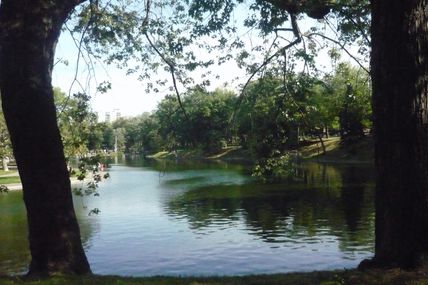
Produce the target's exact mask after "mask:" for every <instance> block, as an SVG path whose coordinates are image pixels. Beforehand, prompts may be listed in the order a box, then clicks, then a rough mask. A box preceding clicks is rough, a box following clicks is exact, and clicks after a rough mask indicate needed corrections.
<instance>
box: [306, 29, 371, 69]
mask: <svg viewBox="0 0 428 285" xmlns="http://www.w3.org/2000/svg"><path fill="white" fill-rule="evenodd" d="M303 36H305V37H307V38H310V37H312V36H319V37H322V38H323V39H326V40H329V41H331V42H333V43H335V44H337V45H339V46H340V48H341V49H342V50H344V51H345V52H346V54H348V55H349V56H350V57H351V58H352V59H353V60H354V61H355V62H356V63H357V64H358V65H359V66H360V67H361V69H363V70H364V71H365V72H367V73H368V74H370V70H368V69H367V68H366V67H365V66H364V65H362V63H361V62H360V61H359V60H358V58H356V57H355V56H354V55H353V54H352V53H351V52H350V51H348V49H347V48H346V47H345V45H344V44H342V43H341V42H339V41H337V40H335V39H332V38H330V37H328V36H326V35H323V34H321V33H316V32H315V33H309V34H305V35H303Z"/></svg>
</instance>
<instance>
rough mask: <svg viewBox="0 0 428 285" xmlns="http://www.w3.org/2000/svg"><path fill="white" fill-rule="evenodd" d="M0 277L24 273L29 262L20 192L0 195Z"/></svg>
mask: <svg viewBox="0 0 428 285" xmlns="http://www.w3.org/2000/svg"><path fill="white" fill-rule="evenodd" d="M0 219H1V222H0V275H2V274H14V273H24V272H25V271H26V270H27V266H28V264H29V261H30V252H29V250H28V239H27V236H28V232H27V217H26V211H25V207H24V201H23V200H22V192H21V191H13V192H9V193H8V194H0Z"/></svg>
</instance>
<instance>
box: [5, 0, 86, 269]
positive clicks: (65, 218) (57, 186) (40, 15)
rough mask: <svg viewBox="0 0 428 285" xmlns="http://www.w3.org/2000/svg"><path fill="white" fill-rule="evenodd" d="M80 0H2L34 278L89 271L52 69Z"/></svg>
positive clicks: (8, 107)
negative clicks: (61, 37) (63, 29)
mask: <svg viewBox="0 0 428 285" xmlns="http://www.w3.org/2000/svg"><path fill="white" fill-rule="evenodd" d="M79 2H80V1H79V0H67V1H66V0H64V1H59V0H58V1H51V0H3V1H2V3H1V6H0V88H1V95H2V105H3V110H4V115H5V118H6V123H7V126H8V129H9V133H10V136H11V141H12V146H13V151H14V155H15V158H16V161H17V165H18V170H19V173H20V176H21V181H22V184H23V189H24V190H23V193H24V201H25V205H26V208H27V217H28V228H29V244H30V251H31V257H32V260H31V264H30V267H29V274H30V275H46V274H51V273H55V272H61V273H74V274H85V273H90V267H89V264H88V261H87V259H86V256H85V253H84V251H83V247H82V243H81V239H80V231H79V226H78V223H77V219H76V216H75V212H74V208H73V202H72V194H71V186H70V180H69V177H68V172H67V167H66V162H65V158H64V152H63V146H62V142H61V137H60V133H59V129H58V126H57V123H56V110H55V105H54V101H53V90H52V84H51V74H52V67H53V60H54V51H55V45H56V42H57V40H58V37H59V34H60V29H61V27H62V25H63V23H64V22H65V20H66V18H67V17H68V15H69V13H70V12H71V10H72V9H73V8H74V7H75V6H76V5H78V4H79Z"/></svg>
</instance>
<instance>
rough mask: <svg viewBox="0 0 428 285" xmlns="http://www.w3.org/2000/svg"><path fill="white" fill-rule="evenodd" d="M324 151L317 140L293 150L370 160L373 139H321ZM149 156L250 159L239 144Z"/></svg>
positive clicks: (319, 157)
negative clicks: (210, 150) (348, 140)
mask: <svg viewBox="0 0 428 285" xmlns="http://www.w3.org/2000/svg"><path fill="white" fill-rule="evenodd" d="M323 143H324V147H325V153H324V151H323V147H322V144H321V143H320V141H319V140H308V141H305V142H301V146H300V147H299V148H298V149H296V150H294V151H293V152H294V153H298V154H299V155H300V156H301V157H302V158H303V159H309V160H316V161H323V162H372V161H373V157H374V154H373V139H372V137H365V138H363V139H361V140H359V141H357V142H354V143H347V144H344V143H342V142H341V140H340V138H339V137H331V138H328V139H323ZM148 157H149V158H154V159H177V158H178V159H222V160H251V154H250V153H249V151H248V150H244V149H243V148H241V147H239V146H229V147H227V148H224V149H222V150H220V151H218V152H216V153H211V154H204V153H203V152H202V151H200V150H179V151H176V152H168V151H161V152H158V153H155V154H153V155H149V156H148Z"/></svg>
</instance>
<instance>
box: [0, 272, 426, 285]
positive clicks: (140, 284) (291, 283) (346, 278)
mask: <svg viewBox="0 0 428 285" xmlns="http://www.w3.org/2000/svg"><path fill="white" fill-rule="evenodd" d="M0 284H2V285H24V284H26V285H36V284H37V285H69V284H85V285H110V284H111V285H113V284H114V285H244V284H245V285H268V284H269V285H279V284H281V285H311V284H317V285H344V284H349V285H381V284H385V285H406V284H407V285H428V274H427V273H426V268H424V269H421V270H418V271H410V272H409V271H401V270H399V269H392V270H373V271H366V272H360V271H356V270H346V271H320V272H307V273H289V274H273V275H253V276H241V277H201V278H198V277H146V278H133V277H119V276H99V275H92V276H84V277H76V276H75V277H73V276H71V277H69V276H56V277H51V278H47V279H34V280H25V279H23V278H22V277H0Z"/></svg>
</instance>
